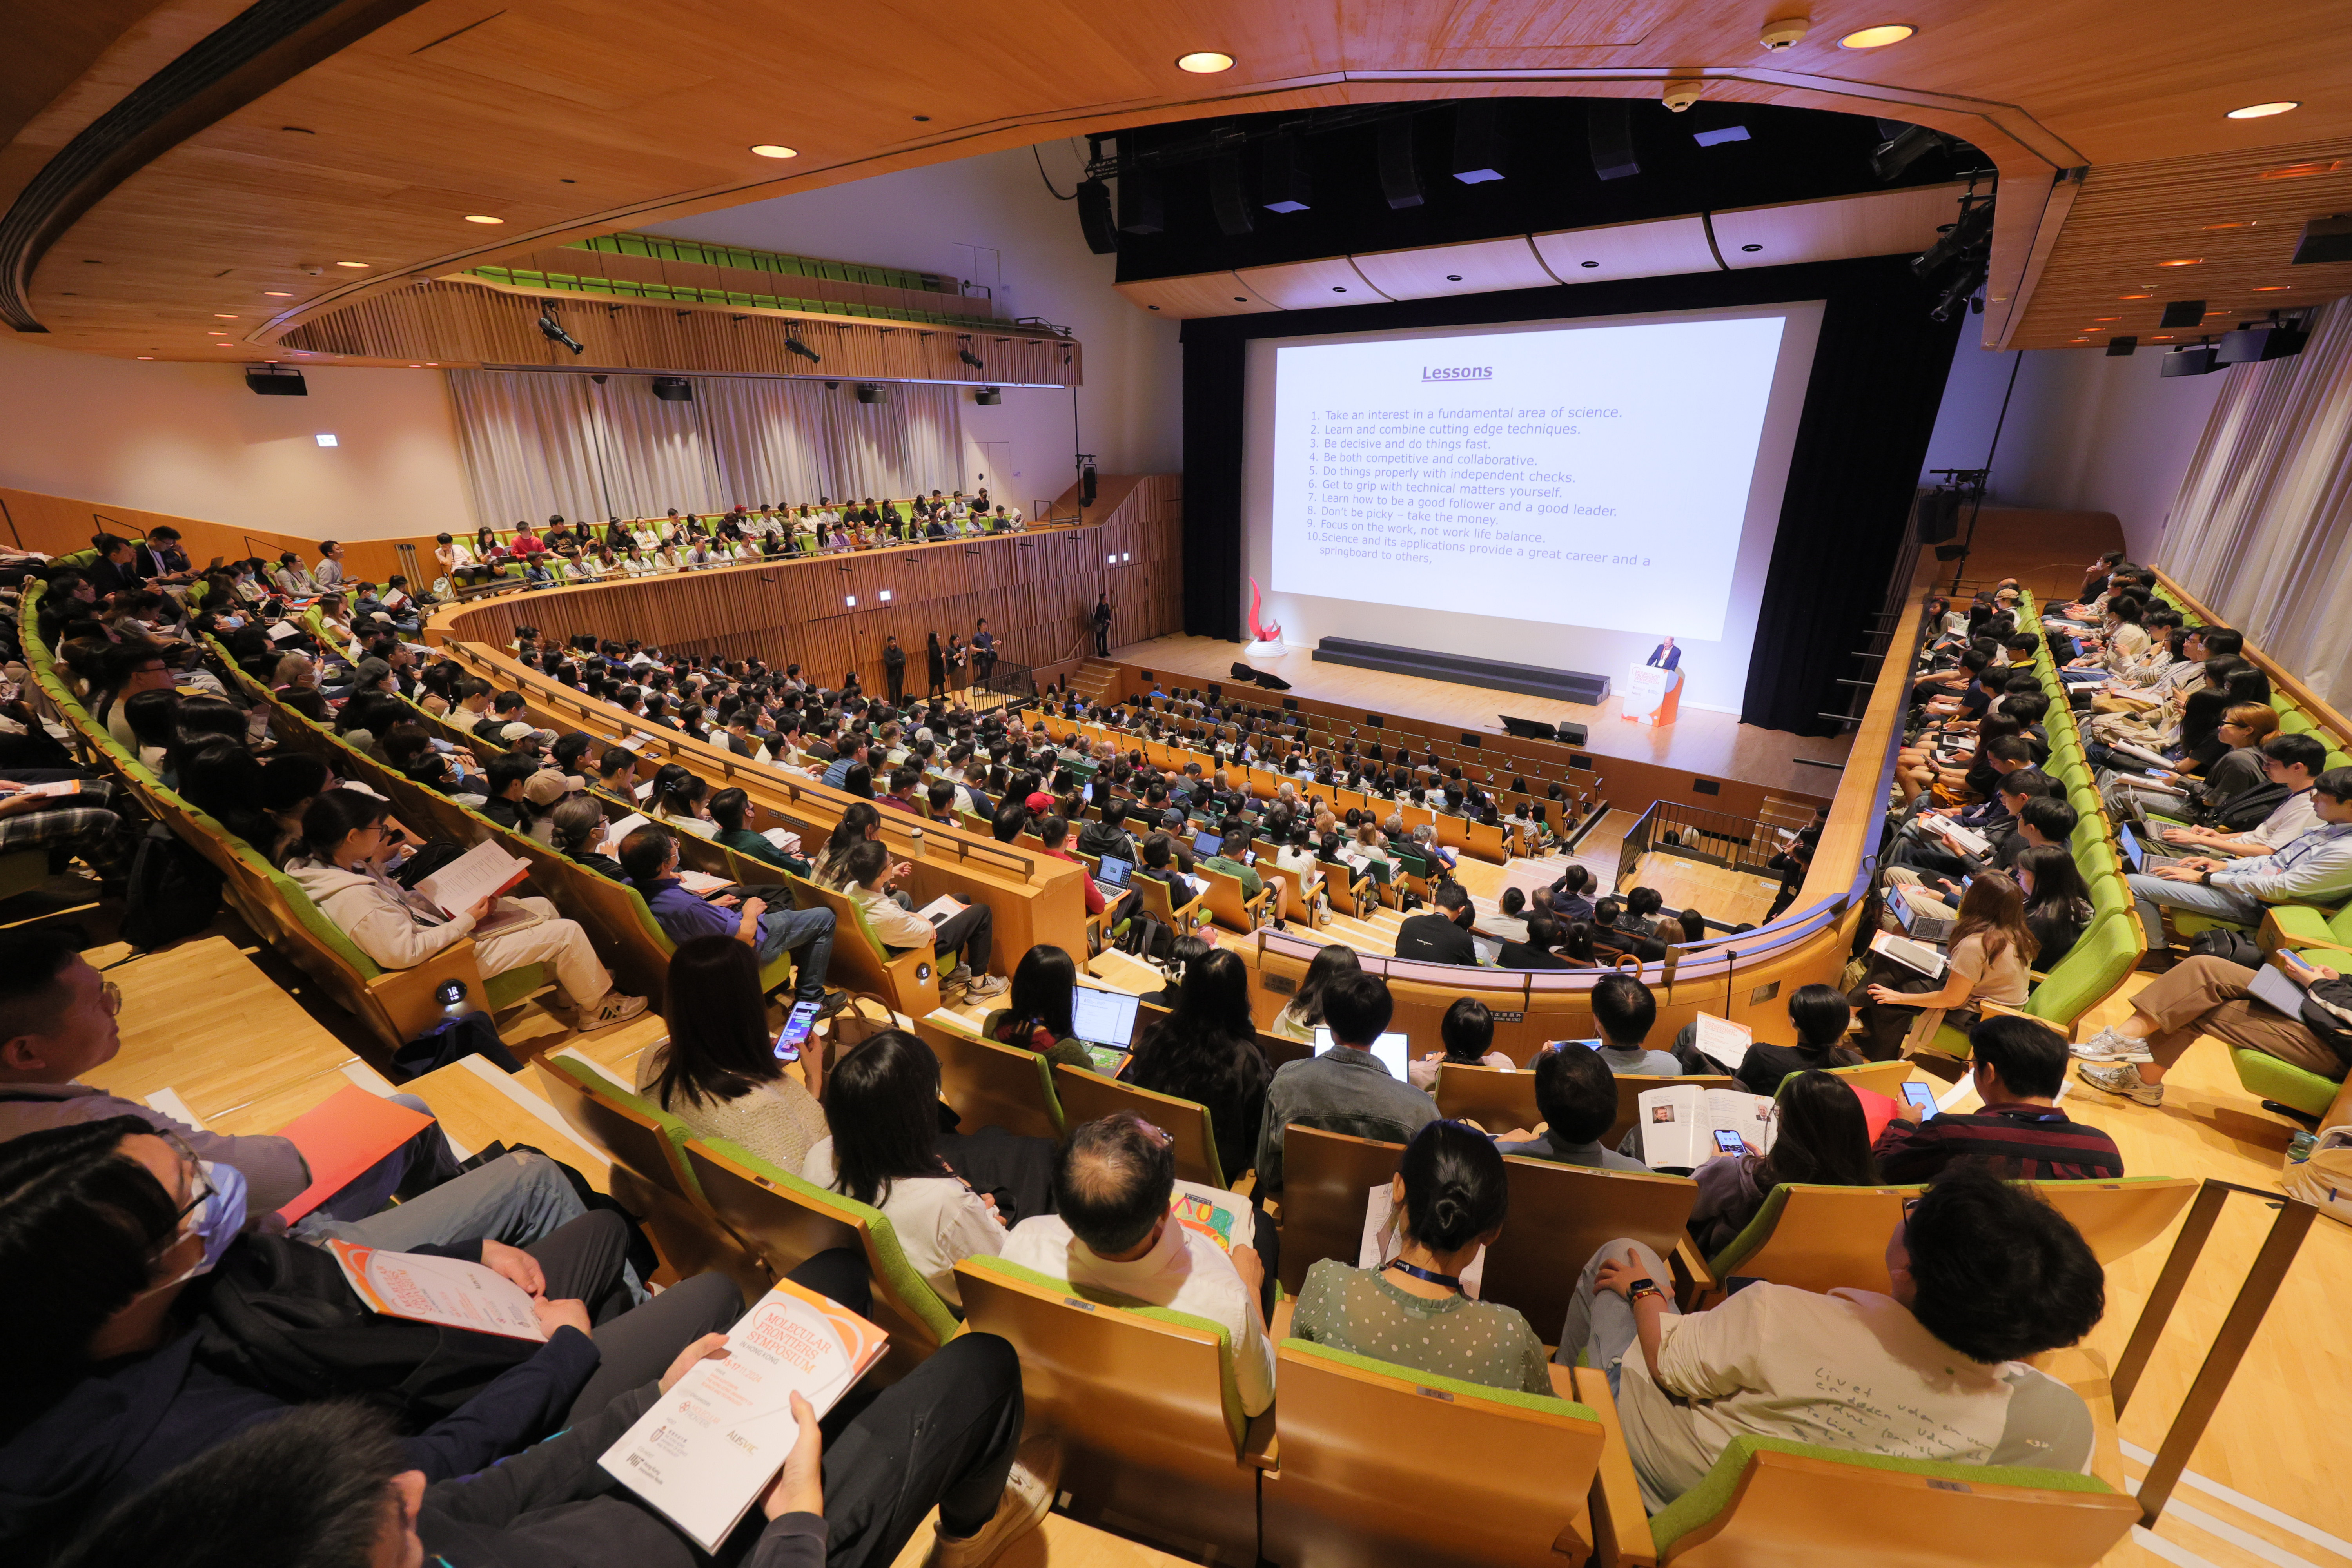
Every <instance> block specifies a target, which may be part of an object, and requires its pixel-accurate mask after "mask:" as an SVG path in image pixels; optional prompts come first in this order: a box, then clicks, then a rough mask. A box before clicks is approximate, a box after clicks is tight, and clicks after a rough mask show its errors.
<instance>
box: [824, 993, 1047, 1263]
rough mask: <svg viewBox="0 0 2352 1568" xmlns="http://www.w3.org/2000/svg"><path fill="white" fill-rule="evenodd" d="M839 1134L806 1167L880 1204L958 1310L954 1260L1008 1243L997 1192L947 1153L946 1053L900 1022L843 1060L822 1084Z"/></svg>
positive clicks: (827, 1182)
mask: <svg viewBox="0 0 2352 1568" xmlns="http://www.w3.org/2000/svg"><path fill="white" fill-rule="evenodd" d="M824 1115H825V1121H826V1124H827V1125H828V1126H829V1127H830V1128H831V1129H832V1136H830V1137H828V1138H826V1139H824V1140H823V1141H822V1142H819V1143H817V1144H816V1146H815V1147H814V1148H813V1149H811V1150H810V1151H809V1153H808V1158H807V1159H806V1160H804V1161H803V1162H802V1163H801V1170H800V1174H801V1175H802V1176H803V1178H804V1179H806V1180H808V1181H811V1182H814V1183H815V1184H817V1185H818V1186H821V1187H824V1188H828V1189H830V1190H831V1191H833V1192H836V1193H840V1194H843V1195H844V1196H845V1197H848V1198H851V1199H854V1200H855V1201H856V1202H858V1203H861V1204H865V1205H868V1206H870V1207H873V1208H877V1209H880V1210H881V1211H882V1213H883V1214H884V1215H886V1216H887V1218H888V1219H889V1221H890V1227H891V1229H892V1230H894V1231H896V1232H897V1233H898V1246H899V1248H900V1249H901V1250H902V1251H903V1252H905V1254H906V1255H907V1261H908V1264H909V1265H911V1266H912V1267H913V1268H914V1269H915V1271H916V1272H917V1273H919V1274H920V1275H922V1277H923V1278H924V1279H925V1280H927V1281H928V1282H929V1285H930V1287H931V1289H934V1290H936V1291H938V1292H939V1294H940V1300H943V1301H946V1302H948V1303H949V1304H950V1305H951V1306H954V1307H957V1308H961V1306H962V1305H963V1297H962V1295H961V1292H959V1291H958V1289H956V1279H955V1266H956V1264H957V1263H958V1262H959V1261H960V1260H961V1259H963V1258H971V1257H972V1256H974V1255H976V1254H984V1255H986V1256H988V1257H994V1256H995V1255H996V1254H998V1253H1000V1252H1002V1251H1003V1250H1004V1224H1003V1221H1002V1220H1001V1219H999V1218H998V1217H997V1211H996V1203H995V1200H994V1199H992V1198H986V1197H982V1196H981V1195H980V1194H977V1193H975V1192H973V1191H972V1190H971V1186H970V1185H969V1184H966V1183H965V1181H964V1179H963V1178H962V1177H961V1176H959V1175H957V1174H956V1173H955V1172H954V1171H952V1170H950V1168H949V1166H948V1163H947V1161H946V1160H944V1159H942V1158H941V1157H940V1061H939V1058H937V1057H935V1056H933V1055H932V1054H931V1047H929V1046H927V1045H925V1044H923V1042H922V1041H920V1040H919V1039H917V1038H916V1037H914V1036H912V1035H910V1034H908V1033H907V1032H906V1031H905V1030H903V1029H885V1030H884V1031H882V1033H880V1034H878V1035H876V1036H874V1037H872V1038H871V1039H868V1040H867V1041H866V1043H865V1044H863V1045H861V1046H859V1047H857V1048H856V1050H854V1051H852V1052H850V1054H849V1055H848V1056H847V1057H846V1058H844V1059H842V1060H841V1061H840V1062H838V1063H836V1064H835V1067H834V1069H833V1072H832V1074H831V1075H830V1076H829V1077H827V1078H826V1079H825V1083H824Z"/></svg>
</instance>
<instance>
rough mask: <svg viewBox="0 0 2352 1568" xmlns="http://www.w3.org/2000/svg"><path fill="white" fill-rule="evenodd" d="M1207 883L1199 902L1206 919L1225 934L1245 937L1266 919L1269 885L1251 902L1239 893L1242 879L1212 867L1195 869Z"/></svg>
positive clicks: (1270, 894) (1271, 894) (1241, 891)
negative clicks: (1219, 926)
mask: <svg viewBox="0 0 2352 1568" xmlns="http://www.w3.org/2000/svg"><path fill="white" fill-rule="evenodd" d="M1196 869H1197V871H1198V873H1199V875H1200V876H1201V877H1202V879H1204V880H1205V881H1207V883H1208V884H1209V890H1208V892H1207V893H1206V894H1204V895H1203V896H1202V902H1204V903H1206V904H1207V905H1208V907H1209V918H1210V919H1211V920H1213V921H1215V922H1216V923H1217V924H1219V925H1221V926H1223V927H1224V928H1225V929H1226V930H1227V931H1239V932H1241V933H1242V934H1243V935H1244V936H1246V935H1248V934H1249V933H1250V932H1251V931H1255V930H1257V928H1258V925H1259V922H1261V921H1264V920H1265V917H1266V912H1267V911H1266V901H1267V900H1268V899H1269V898H1271V897H1272V896H1273V891H1274V889H1272V887H1271V886H1268V887H1267V888H1265V889H1262V890H1261V891H1260V892H1259V893H1258V896H1257V897H1256V898H1255V899H1253V898H1251V897H1249V896H1248V895H1247V894H1245V893H1244V891H1243V890H1242V879H1240V878H1239V877H1236V876H1234V874H1233V873H1232V872H1230V871H1220V870H1218V869H1217V868H1215V867H1213V866H1206V865H1204V866H1201V867H1198V868H1196Z"/></svg>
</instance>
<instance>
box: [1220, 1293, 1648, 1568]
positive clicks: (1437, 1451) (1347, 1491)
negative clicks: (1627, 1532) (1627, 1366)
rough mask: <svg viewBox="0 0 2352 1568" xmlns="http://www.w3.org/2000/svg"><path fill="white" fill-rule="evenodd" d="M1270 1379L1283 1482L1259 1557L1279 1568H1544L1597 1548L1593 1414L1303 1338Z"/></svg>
mask: <svg viewBox="0 0 2352 1568" xmlns="http://www.w3.org/2000/svg"><path fill="white" fill-rule="evenodd" d="M1276 1384H1278V1386H1279V1387H1280V1388H1281V1390H1282V1405H1281V1432H1282V1477H1281V1480H1280V1482H1279V1484H1276V1483H1274V1482H1269V1483H1268V1484H1267V1486H1266V1488H1265V1504H1266V1509H1265V1529H1266V1548H1265V1556H1266V1557H1267V1558H1269V1559H1271V1560H1272V1561H1275V1562H1278V1563H1283V1564H1284V1565H1285V1568H1375V1565H1380V1564H1389V1563H1414V1564H1416V1565H1417V1568H1418V1565H1427V1564H1437V1565H1443V1568H1456V1565H1460V1568H1468V1565H1470V1564H1474V1563H1475V1564H1490V1563H1503V1564H1524V1565H1526V1568H1545V1565H1547V1564H1559V1563H1572V1562H1577V1561H1580V1560H1581V1559H1582V1558H1583V1557H1584V1555H1585V1553H1586V1552H1588V1551H1590V1550H1591V1540H1592V1535H1591V1504H1590V1499H1589V1494H1590V1492H1591V1488H1592V1482H1593V1477H1594V1473H1595V1471H1596V1470H1597V1469H1598V1468H1599V1466H1600V1462H1601V1446H1602V1440H1603V1439H1602V1428H1601V1421H1600V1418H1599V1416H1598V1415H1597V1414H1596V1413H1595V1412H1594V1411H1593V1410H1591V1408H1590V1407H1588V1406H1586V1405H1573V1404H1570V1402H1568V1401H1567V1400H1564V1399H1556V1398H1548V1397H1545V1396H1542V1395H1538V1394H1522V1393H1517V1392H1514V1391H1507V1390H1503V1389H1497V1388H1486V1387H1482V1386H1480V1385H1479V1384H1470V1383H1464V1382H1461V1381H1459V1380H1456V1379H1454V1378H1444V1377H1437V1376H1434V1375H1433V1374H1431V1373H1424V1372H1415V1371H1411V1370H1408V1369H1405V1368H1402V1367H1392V1366H1388V1365H1385V1364H1383V1363H1380V1362H1377V1361H1373V1360H1370V1359H1369V1358H1367V1357H1363V1356H1359V1355H1351V1354H1349V1353H1348V1352H1344V1351H1334V1350H1331V1349H1330V1348H1328V1347H1327V1346H1323V1345H1317V1344H1309V1343H1307V1342H1306V1341H1303V1340H1286V1341H1285V1342H1283V1343H1282V1345H1281V1347H1280V1348H1279V1350H1278V1352H1277V1353H1276ZM1406 1433H1409V1434H1411V1436H1410V1438H1409V1439H1407V1440H1402V1441H1400V1440H1399V1435H1400V1434H1406ZM1434 1498H1443V1499H1444V1500H1445V1501H1444V1506H1443V1507H1433V1506H1431V1500H1432V1499H1434ZM1561 1553H1564V1555H1559V1554H1561Z"/></svg>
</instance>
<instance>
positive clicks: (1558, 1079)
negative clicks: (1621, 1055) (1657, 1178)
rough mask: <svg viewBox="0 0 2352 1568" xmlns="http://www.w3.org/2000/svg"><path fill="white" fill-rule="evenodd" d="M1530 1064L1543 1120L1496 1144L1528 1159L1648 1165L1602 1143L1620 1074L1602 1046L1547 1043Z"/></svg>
mask: <svg viewBox="0 0 2352 1568" xmlns="http://www.w3.org/2000/svg"><path fill="white" fill-rule="evenodd" d="M1531 1070H1532V1071H1533V1072H1534V1073H1535V1076H1536V1084H1535V1089H1536V1110H1538V1111H1539V1112H1540V1113H1541V1114H1542V1116H1543V1126H1542V1127H1541V1128H1540V1129H1538V1130H1536V1131H1527V1130H1525V1129H1515V1130H1514V1131H1509V1132H1506V1133H1503V1134H1502V1135H1501V1137H1500V1139H1499V1140H1498V1142H1496V1148H1498V1149H1500V1150H1501V1151H1502V1152H1504V1153H1506V1154H1517V1155H1522V1156H1524V1157H1526V1158H1528V1159H1530V1160H1550V1161H1554V1162H1556V1163H1559V1164H1562V1165H1589V1166H1591V1167H1592V1168H1593V1169H1595V1170H1601V1171H1646V1170H1648V1169H1649V1167H1648V1166H1647V1165H1644V1164H1643V1163H1642V1162H1641V1161H1639V1160H1636V1159H1633V1158H1632V1157H1631V1156H1630V1155H1625V1154H1621V1153H1619V1152H1617V1151H1616V1150H1614V1149H1604V1148H1602V1147H1601V1135H1602V1134H1604V1133H1606V1132H1607V1131H1609V1129H1610V1128H1611V1126H1612V1125H1613V1124H1614V1123H1615V1122H1616V1121H1617V1075H1616V1074H1615V1073H1614V1072H1612V1070H1611V1069H1610V1068H1609V1066H1608V1064H1607V1063H1605V1062H1603V1061H1602V1060H1601V1053H1600V1052H1598V1051H1596V1050H1593V1049H1592V1048H1591V1047H1588V1046H1586V1045H1585V1044H1584V1043H1583V1042H1582V1041H1580V1040H1569V1041H1566V1042H1564V1043H1555V1044H1552V1045H1548V1046H1546V1047H1544V1048H1543V1049H1542V1050H1540V1051H1538V1053H1536V1059H1535V1061H1534V1062H1533V1063H1532V1064H1531Z"/></svg>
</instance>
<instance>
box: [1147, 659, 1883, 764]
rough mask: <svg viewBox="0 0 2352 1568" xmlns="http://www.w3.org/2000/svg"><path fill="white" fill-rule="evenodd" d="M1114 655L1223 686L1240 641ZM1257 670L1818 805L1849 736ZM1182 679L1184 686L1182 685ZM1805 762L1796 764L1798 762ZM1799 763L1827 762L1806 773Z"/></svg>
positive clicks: (1396, 680)
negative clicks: (1576, 735)
mask: <svg viewBox="0 0 2352 1568" xmlns="http://www.w3.org/2000/svg"><path fill="white" fill-rule="evenodd" d="M1114 657H1116V658H1120V659H1123V660H1125V661H1126V662H1128V663H1129V664H1139V665H1141V666H1143V667H1144V668H1147V669H1150V670H1151V671H1153V672H1154V673H1155V674H1158V675H1160V676H1161V677H1162V679H1170V678H1192V679H1199V680H1201V681H1203V682H1206V681H1211V680H1217V681H1223V680H1229V679H1231V675H1232V668H1233V666H1234V663H1235V661H1237V660H1242V658H1243V654H1242V645H1241V644H1240V643H1237V642H1220V641H1218V640H1217V639H1216V638H1214V637H1154V638H1152V639H1151V640H1150V641H1149V642H1139V643H1129V644H1128V645H1126V646H1125V647H1119V648H1117V649H1115V650H1114ZM1245 662H1248V663H1250V664H1254V665H1255V666H1256V667H1257V668H1260V669H1268V670H1272V671H1273V672H1274V673H1275V674H1276V675H1279V676H1280V677H1282V679H1285V680H1286V681H1288V682H1290V687H1291V690H1292V692H1293V693H1294V694H1296V695H1297V696H1300V697H1307V698H1312V699H1314V700H1317V701H1321V702H1345V703H1349V704H1353V705H1359V706H1361V707H1362V708H1364V709H1365V710H1368V711H1370V712H1382V711H1386V712H1391V713H1396V714H1400V715H1410V716H1411V717H1412V718H1414V719H1416V720H1421V721H1425V722H1429V723H1438V724H1447V725H1452V726H1455V727H1458V728H1460V729H1464V730H1483V731H1486V732H1487V733H1489V734H1496V735H1499V734H1501V733H1502V732H1503V725H1502V721H1501V720H1500V718H1499V717H1498V715H1500V714H1504V713H1508V714H1510V715H1511V716H1512V717H1514V718H1518V719H1539V720H1542V721H1544V722H1546V723H1550V724H1557V723H1559V721H1561V720H1563V719H1565V720H1568V721H1570V722H1573V723H1580V724H1583V725H1585V726H1586V727H1587V728H1588V729H1589V730H1590V731H1591V737H1590V740H1589V742H1588V744H1587V748H1586V749H1587V750H1590V751H1592V752H1597V753H1599V754H1600V755H1601V756H1604V757H1622V758H1624V759H1626V760H1628V761H1631V762H1637V763H1657V764H1658V765H1660V766H1662V767H1672V768H1678V769H1686V770H1688V771H1689V772H1691V773H1699V774H1704V775H1708V776H1712V777H1717V778H1731V779H1738V780H1740V781H1741V782H1743V783H1746V784H1757V785H1759V786H1760V787H1762V788H1765V789H1769V790H1790V791H1794V792H1795V793H1797V794H1800V795H1815V796H1819V797H1820V798H1822V799H1824V800H1826V799H1827V798H1829V797H1830V796H1831V795H1834V794H1835V793H1837V784H1838V774H1837V772H1836V770H1837V769H1840V768H1843V766H1844V765H1845V757H1846V752H1847V750H1848V748H1849V747H1850V745H1851V744H1852V740H1851V738H1850V737H1848V736H1844V735H1835V736H1828V735H1797V734H1791V733H1790V732H1789V731H1786V730H1764V729H1759V728H1757V727H1756V726H1754V725H1752V724H1743V723H1741V722H1740V721H1738V719H1737V718H1735V717H1734V716H1733V715H1731V714H1729V713H1709V712H1704V711H1701V710H1696V709H1693V708H1685V709H1684V710H1682V713H1681V716H1680V717H1679V718H1678V719H1677V720H1676V721H1675V722H1674V723H1673V724H1670V725H1668V726H1667V727H1666V728H1664V729H1663V730H1655V729H1650V728H1647V727H1645V726H1643V725H1640V724H1634V723H1629V722H1627V721H1625V720H1623V719H1621V718H1619V717H1618V707H1619V700H1618V699H1617V698H1615V697H1612V698H1610V699H1608V700H1606V701H1604V702H1602V703H1601V705H1600V706H1598V707H1592V706H1589V705H1587V704H1585V703H1581V702H1561V701H1559V700H1554V699H1550V698H1543V697H1524V696H1521V695H1520V694H1519V693H1517V692H1516V691H1496V690H1493V689H1488V688H1486V687H1477V686H1456V685H1454V684H1453V683H1452V682H1450V681H1444V680H1423V679H1420V678H1418V677H1416V676H1410V675H1391V674H1389V673H1387V672H1386V671H1383V670H1377V669H1356V668H1350V667H1349V666H1347V665H1344V664H1317V663H1316V662H1315V661H1314V659H1313V658H1311V657H1310V656H1309V650H1307V649H1306V648H1303V647H1301V648H1293V649H1291V650H1290V652H1289V653H1288V654H1286V655H1285V656H1284V657H1283V658H1276V659H1265V658H1257V659H1249V660H1246V661H1245ZM1187 683H1188V684H1189V683H1190V680H1189V679H1188V680H1187ZM1799 759H1805V761H1800V760H1799ZM1807 763H1829V764H1831V765H1830V766H1829V767H1812V766H1809V765H1807Z"/></svg>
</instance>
